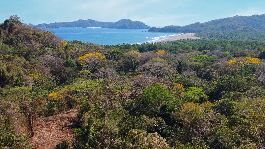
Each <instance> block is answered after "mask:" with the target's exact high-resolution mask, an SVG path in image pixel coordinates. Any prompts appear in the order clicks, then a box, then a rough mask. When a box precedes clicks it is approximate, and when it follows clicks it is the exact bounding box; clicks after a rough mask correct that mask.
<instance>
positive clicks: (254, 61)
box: [245, 57, 261, 65]
mask: <svg viewBox="0 0 265 149" xmlns="http://www.w3.org/2000/svg"><path fill="white" fill-rule="evenodd" d="M245 62H246V63H248V64H257V65H259V64H260V63H261V60H260V59H259V58H253V57H246V58H245Z"/></svg>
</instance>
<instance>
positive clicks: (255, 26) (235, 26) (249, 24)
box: [149, 15, 265, 40]
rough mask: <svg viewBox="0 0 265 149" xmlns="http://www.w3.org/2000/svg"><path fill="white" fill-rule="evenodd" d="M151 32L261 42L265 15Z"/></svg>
mask: <svg viewBox="0 0 265 149" xmlns="http://www.w3.org/2000/svg"><path fill="white" fill-rule="evenodd" d="M149 31H150V32H178V33H197V34H198V35H200V36H201V37H205V38H210V39H237V40H260V39H264V38H265V15H253V16H235V17H230V18H224V19H217V20H212V21H209V22H205V23H194V24H190V25H186V26H166V27H163V28H150V29H149Z"/></svg>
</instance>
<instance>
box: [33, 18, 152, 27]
mask: <svg viewBox="0 0 265 149" xmlns="http://www.w3.org/2000/svg"><path fill="white" fill-rule="evenodd" d="M36 27H38V28H58V27H102V28H116V29H148V28H150V27H149V26H148V25H146V24H144V23H143V22H140V21H132V20H129V19H122V20H119V21H117V22H100V21H95V20H91V19H88V20H77V21H73V22H56V23H50V24H46V23H44V24H39V25H36Z"/></svg>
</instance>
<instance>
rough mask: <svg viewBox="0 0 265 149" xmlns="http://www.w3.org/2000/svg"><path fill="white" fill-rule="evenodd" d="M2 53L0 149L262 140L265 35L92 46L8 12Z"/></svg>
mask: <svg viewBox="0 0 265 149" xmlns="http://www.w3.org/2000/svg"><path fill="white" fill-rule="evenodd" d="M0 53H1V54H0V132H1V133H0V148H14V149H18V148H31V147H36V146H38V145H39V144H41V145H42V146H41V147H45V146H52V145H53V144H55V143H56V144H57V145H55V146H53V147H54V148H55V147H56V148H70V147H71V148H76V149H85V148H110V149H125V148H128V149H136V148H137V149H138V148H139V149H140V148H143V149H149V148H157V149H207V148H216V149H232V148H241V149H246V148H249V149H252V148H253V149H255V148H259V149H263V148H265V43H264V42H260V41H227V40H225V41H212V40H190V41H189V40H185V41H177V42H173V43H164V44H160V43H157V44H143V45H117V46H97V45H92V44H85V43H81V42H78V41H73V42H68V41H64V40H61V39H58V38H57V37H55V36H54V35H53V34H51V33H49V32H43V31H40V30H38V29H35V28H32V27H29V26H27V25H24V24H23V23H21V22H20V21H19V19H18V18H17V17H11V18H10V19H8V20H6V21H5V22H4V23H3V24H1V25H0ZM76 112H77V114H76ZM60 121H62V122H64V123H63V125H59V124H57V123H56V122H60ZM47 126H49V127H52V129H48V130H47V129H46V131H43V132H42V131H40V130H39V129H41V128H42V127H47ZM57 127H59V128H57ZM49 130H56V131H58V133H54V132H49ZM65 130H67V134H66V135H67V136H68V137H61V138H59V137H56V136H55V137H54V135H56V134H58V135H59V134H62V133H64V131H65ZM41 133H43V135H41ZM44 133H45V134H44ZM49 133H50V134H49ZM51 134H53V135H51ZM36 136H38V137H37V138H36ZM47 136H48V138H47ZM60 136H65V135H64V134H62V135H60ZM69 136H70V137H69ZM32 138H34V139H32ZM35 138H36V139H35ZM45 139H49V141H54V142H45ZM55 141H56V142H55ZM43 142H45V143H43ZM47 143H51V144H47Z"/></svg>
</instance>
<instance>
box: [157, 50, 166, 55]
mask: <svg viewBox="0 0 265 149" xmlns="http://www.w3.org/2000/svg"><path fill="white" fill-rule="evenodd" d="M156 54H157V55H159V56H161V55H166V54H167V52H166V51H165V50H162V49H160V50H157V51H156Z"/></svg>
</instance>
